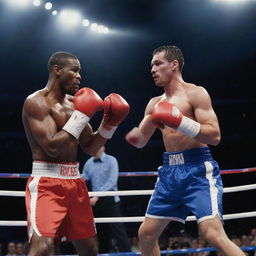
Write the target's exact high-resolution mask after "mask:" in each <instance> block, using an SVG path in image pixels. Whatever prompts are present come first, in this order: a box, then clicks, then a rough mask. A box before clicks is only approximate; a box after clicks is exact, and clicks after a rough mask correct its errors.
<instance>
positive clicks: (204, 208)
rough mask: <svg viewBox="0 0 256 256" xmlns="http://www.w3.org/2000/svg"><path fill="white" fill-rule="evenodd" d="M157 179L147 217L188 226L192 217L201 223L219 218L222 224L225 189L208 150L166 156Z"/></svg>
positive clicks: (199, 149)
mask: <svg viewBox="0 0 256 256" xmlns="http://www.w3.org/2000/svg"><path fill="white" fill-rule="evenodd" d="M158 175H159V177H158V180H157V182H156V184H155V190H154V193H153V194H152V196H151V198H150V201H149V204H148V208H147V211H146V217H149V218H156V219H170V220H175V221H179V222H182V223H185V220H186V218H187V216H188V214H189V213H192V214H194V215H195V216H196V218H197V222H198V223H200V222H201V221H203V220H206V219H211V218H214V217H215V216H216V215H219V217H220V219H221V220H222V193H223V185H222V180H221V176H220V172H219V166H218V163H217V162H215V161H214V160H213V159H212V156H211V152H210V150H209V148H208V147H201V148H195V149H191V150H185V151H179V152H171V153H170V152H164V154H163V165H162V166H160V167H159V169H158Z"/></svg>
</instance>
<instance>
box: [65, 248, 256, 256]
mask: <svg viewBox="0 0 256 256" xmlns="http://www.w3.org/2000/svg"><path fill="white" fill-rule="evenodd" d="M240 248H241V250H243V251H255V250H256V246H241V247H240ZM200 252H216V249H215V248H212V247H206V248H196V249H195V248H188V249H174V250H164V251H160V253H161V255H165V254H175V255H177V254H185V253H200ZM136 255H141V253H140V252H118V253H103V254H99V256H136ZM62 256H76V255H62Z"/></svg>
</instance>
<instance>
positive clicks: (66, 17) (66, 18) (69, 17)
mask: <svg viewBox="0 0 256 256" xmlns="http://www.w3.org/2000/svg"><path fill="white" fill-rule="evenodd" d="M60 19H61V21H62V22H65V24H67V25H70V26H74V25H77V24H78V23H79V22H81V20H82V18H81V15H80V13H79V12H77V11H73V10H63V11H61V13H60Z"/></svg>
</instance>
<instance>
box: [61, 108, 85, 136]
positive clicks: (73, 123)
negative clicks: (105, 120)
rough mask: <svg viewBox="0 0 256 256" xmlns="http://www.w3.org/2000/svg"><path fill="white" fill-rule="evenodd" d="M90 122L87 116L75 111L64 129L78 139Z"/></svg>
mask: <svg viewBox="0 0 256 256" xmlns="http://www.w3.org/2000/svg"><path fill="white" fill-rule="evenodd" d="M89 120H90V118H89V117H88V116H87V115H85V114H83V113H82V112H80V111H78V110H75V111H74V112H73V113H72V115H71V117H70V118H69V119H68V121H67V122H66V124H65V125H64V126H63V128H62V129H63V130H65V131H66V132H68V133H70V134H71V135H73V136H74V137H75V138H76V139H78V138H79V136H80V134H81V132H82V131H83V129H84V127H85V126H86V125H87V123H88V122H89Z"/></svg>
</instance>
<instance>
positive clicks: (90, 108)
mask: <svg viewBox="0 0 256 256" xmlns="http://www.w3.org/2000/svg"><path fill="white" fill-rule="evenodd" d="M74 108H75V110H78V111H80V112H82V113H84V114H85V115H87V116H88V117H90V118H91V117H92V116H93V115H94V113H95V112H97V111H99V110H101V109H102V108H103V100H102V99H101V97H100V96H99V95H98V94H97V93H96V92H95V91H94V90H92V89H91V88H88V87H85V88H82V89H80V90H79V91H78V92H77V93H76V94H75V96H74Z"/></svg>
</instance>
